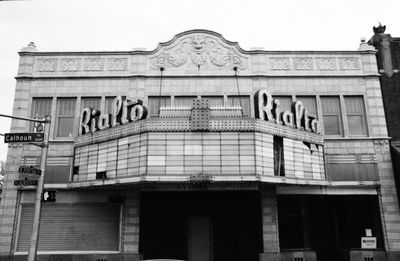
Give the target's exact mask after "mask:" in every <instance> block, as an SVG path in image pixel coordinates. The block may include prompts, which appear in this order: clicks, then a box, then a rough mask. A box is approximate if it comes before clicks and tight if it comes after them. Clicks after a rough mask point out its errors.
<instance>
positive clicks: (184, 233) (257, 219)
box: [139, 191, 262, 261]
mask: <svg viewBox="0 0 400 261" xmlns="http://www.w3.org/2000/svg"><path fill="white" fill-rule="evenodd" d="M139 246H140V247H139V250H140V253H141V254H142V255H143V258H144V259H156V258H160V259H161V258H169V259H182V260H188V261H224V260H232V261H242V260H248V261H258V254H259V253H261V252H262V226H261V203H260V194H259V193H258V192H231V191H221V192H143V193H142V194H141V209H140V244H139Z"/></svg>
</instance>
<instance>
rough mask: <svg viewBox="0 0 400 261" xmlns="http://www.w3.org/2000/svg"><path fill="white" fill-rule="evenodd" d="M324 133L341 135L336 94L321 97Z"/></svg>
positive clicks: (340, 120) (338, 103)
mask: <svg viewBox="0 0 400 261" xmlns="http://www.w3.org/2000/svg"><path fill="white" fill-rule="evenodd" d="M321 105H322V114H323V119H322V120H323V123H324V132H325V135H334V136H342V135H343V124H342V117H341V110H340V101H339V97H338V96H332V97H331V96H329V97H321Z"/></svg>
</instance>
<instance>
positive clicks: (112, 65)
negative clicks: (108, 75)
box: [107, 58, 128, 71]
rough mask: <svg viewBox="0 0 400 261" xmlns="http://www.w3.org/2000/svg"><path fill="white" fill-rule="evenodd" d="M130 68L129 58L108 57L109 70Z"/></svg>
mask: <svg viewBox="0 0 400 261" xmlns="http://www.w3.org/2000/svg"><path fill="white" fill-rule="evenodd" d="M127 68H128V59H126V58H109V59H107V69H108V70H109V71H126V70H127Z"/></svg>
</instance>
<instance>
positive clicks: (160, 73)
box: [0, 30, 400, 261]
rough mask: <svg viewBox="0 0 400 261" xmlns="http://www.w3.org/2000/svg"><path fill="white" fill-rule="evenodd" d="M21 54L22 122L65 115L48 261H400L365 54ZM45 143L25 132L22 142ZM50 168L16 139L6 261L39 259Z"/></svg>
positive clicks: (183, 38) (183, 49) (184, 46)
mask: <svg viewBox="0 0 400 261" xmlns="http://www.w3.org/2000/svg"><path fill="white" fill-rule="evenodd" d="M19 54H20V63H19V70H18V75H17V77H16V79H17V85H16V92H15V100H14V108H13V114H14V115H16V116H23V117H36V116H38V117H43V116H44V115H51V116H52V121H51V127H50V130H49V131H50V145H49V152H48V157H47V165H46V166H47V167H46V171H45V189H46V190H53V191H56V192H57V194H56V200H55V202H45V203H43V204H42V215H41V223H40V224H41V225H40V233H39V247H38V256H39V259H40V260H96V261H97V260H99V261H100V260H107V261H111V260H112V261H114V260H153V259H168V260H187V261H225V260H230V261H242V260H246V261H258V260H260V261H267V260H268V261H270V260H273V261H278V260H282V261H286V260H290V261H310V260H318V261H336V260H345V261H346V260H362V261H371V260H375V261H380V260H384V261H386V260H391V261H394V260H400V211H399V204H398V197H397V194H396V187H395V181H394V175H393V169H392V162H391V155H390V149H389V137H388V133H387V126H386V121H385V114H384V108H383V103H382V96H381V89H380V82H379V72H378V67H377V63H376V57H375V54H376V51H375V49H374V48H373V47H372V46H370V45H368V44H366V43H365V42H362V43H361V44H360V46H359V48H358V50H354V51H266V50H262V49H254V50H253V49H252V50H243V49H242V48H240V46H239V44H238V43H236V42H230V41H228V40H226V39H224V38H223V37H222V36H221V35H220V34H218V33H215V32H212V31H207V30H192V31H187V32H183V33H180V34H178V35H176V36H175V37H174V38H173V39H172V40H170V41H168V42H164V43H161V44H159V46H158V47H157V48H156V49H155V50H152V51H146V50H143V49H135V50H132V51H126V52H121V51H118V52H41V51H38V50H37V48H36V46H34V44H30V45H29V46H27V47H24V48H23V49H22V50H21V52H20V53H19ZM32 131H34V126H33V125H32V124H31V123H28V122H24V121H17V120H13V122H12V127H11V131H10V132H12V133H18V132H21V133H26V132H32ZM39 161H40V148H38V147H37V146H33V145H31V144H22V143H10V145H9V151H8V156H7V163H6V176H5V181H4V190H3V193H2V195H1V223H0V224H1V227H0V232H1V233H0V254H1V258H0V259H1V260H9V258H12V259H13V260H25V259H26V255H27V252H28V249H29V243H30V234H31V230H32V216H33V208H34V205H33V203H34V196H35V188H36V187H35V186H34V185H32V182H30V181H31V180H33V179H34V178H35V177H34V176H35V175H32V174H29V173H28V174H27V173H25V172H27V171H25V170H29V169H30V166H35V165H38V164H39ZM20 172H23V173H20ZM24 178H27V180H24ZM36 178H37V175H36ZM28 181H29V182H28Z"/></svg>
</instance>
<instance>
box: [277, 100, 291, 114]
mask: <svg viewBox="0 0 400 261" xmlns="http://www.w3.org/2000/svg"><path fill="white" fill-rule="evenodd" d="M274 100H279V109H280V111H281V112H284V111H292V96H274Z"/></svg>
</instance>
